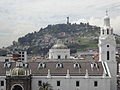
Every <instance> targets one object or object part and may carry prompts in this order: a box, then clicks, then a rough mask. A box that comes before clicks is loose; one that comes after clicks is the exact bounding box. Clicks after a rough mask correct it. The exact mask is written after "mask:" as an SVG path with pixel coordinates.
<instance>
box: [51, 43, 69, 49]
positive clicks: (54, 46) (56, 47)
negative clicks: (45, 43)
mask: <svg viewBox="0 0 120 90" xmlns="http://www.w3.org/2000/svg"><path fill="white" fill-rule="evenodd" d="M52 49H68V48H67V46H66V45H64V44H55V45H53V46H52Z"/></svg>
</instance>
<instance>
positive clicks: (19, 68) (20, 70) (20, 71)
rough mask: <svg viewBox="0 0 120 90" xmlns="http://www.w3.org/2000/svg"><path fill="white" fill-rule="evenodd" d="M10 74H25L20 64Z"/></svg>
mask: <svg viewBox="0 0 120 90" xmlns="http://www.w3.org/2000/svg"><path fill="white" fill-rule="evenodd" d="M11 74H12V75H25V69H24V68H23V67H21V66H17V67H15V68H14V69H13V70H12V72H11Z"/></svg>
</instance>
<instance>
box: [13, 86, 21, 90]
mask: <svg viewBox="0 0 120 90" xmlns="http://www.w3.org/2000/svg"><path fill="white" fill-rule="evenodd" d="M12 90H23V89H22V87H21V86H20V85H15V86H14V87H13V88H12Z"/></svg>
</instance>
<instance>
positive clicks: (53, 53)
mask: <svg viewBox="0 0 120 90" xmlns="http://www.w3.org/2000/svg"><path fill="white" fill-rule="evenodd" d="M58 55H60V56H61V59H66V58H65V56H66V55H67V59H69V58H70V49H50V50H49V59H58Z"/></svg>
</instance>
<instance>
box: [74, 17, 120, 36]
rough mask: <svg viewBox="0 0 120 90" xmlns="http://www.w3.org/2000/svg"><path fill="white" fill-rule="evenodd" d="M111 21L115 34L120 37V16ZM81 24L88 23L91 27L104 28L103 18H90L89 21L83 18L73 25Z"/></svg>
mask: <svg viewBox="0 0 120 90" xmlns="http://www.w3.org/2000/svg"><path fill="white" fill-rule="evenodd" d="M110 20H111V27H113V29H114V33H115V34H118V35H120V16H116V17H112V18H110ZM80 22H83V23H88V22H89V24H90V25H96V26H99V27H103V18H97V17H90V18H89V19H86V18H82V19H79V20H77V21H74V22H72V23H77V24H79V23H80Z"/></svg>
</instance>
